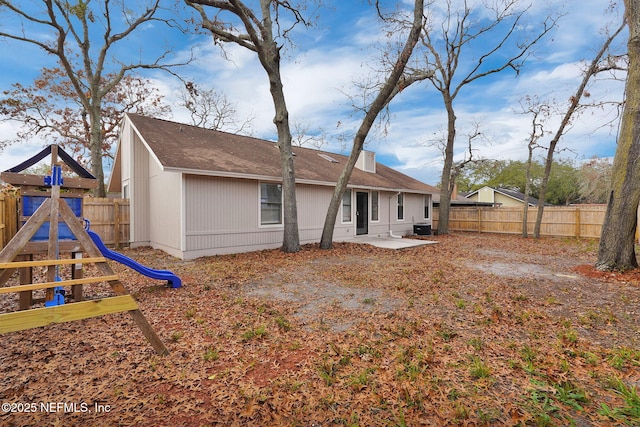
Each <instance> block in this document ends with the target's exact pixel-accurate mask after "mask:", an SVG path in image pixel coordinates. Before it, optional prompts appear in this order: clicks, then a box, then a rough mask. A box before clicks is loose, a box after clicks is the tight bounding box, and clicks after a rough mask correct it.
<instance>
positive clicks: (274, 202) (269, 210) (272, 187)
mask: <svg viewBox="0 0 640 427" xmlns="http://www.w3.org/2000/svg"><path fill="white" fill-rule="evenodd" d="M278 224H282V185H280V184H270V183H265V182H263V183H260V225H278Z"/></svg>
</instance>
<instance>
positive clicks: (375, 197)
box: [371, 191, 380, 221]
mask: <svg viewBox="0 0 640 427" xmlns="http://www.w3.org/2000/svg"><path fill="white" fill-rule="evenodd" d="M379 194H380V193H378V192H377V191H372V192H371V221H379V220H380V202H379V197H380V196H379Z"/></svg>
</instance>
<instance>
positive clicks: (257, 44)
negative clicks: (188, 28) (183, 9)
mask: <svg viewBox="0 0 640 427" xmlns="http://www.w3.org/2000/svg"><path fill="white" fill-rule="evenodd" d="M185 2H186V4H188V5H189V6H191V7H193V8H194V9H195V10H197V11H198V13H199V14H200V17H201V20H202V28H204V29H205V30H207V31H209V32H210V33H211V34H212V35H213V39H214V42H216V43H218V42H222V43H234V44H236V45H238V46H241V47H243V48H245V49H248V50H250V51H252V52H255V53H256V55H258V59H259V60H260V64H261V65H262V68H264V70H265V72H266V74H267V77H268V79H269V90H270V92H271V98H272V99H273V106H274V108H275V116H274V118H273V122H274V123H275V125H276V129H277V132H278V142H277V146H278V148H279V150H280V162H281V165H282V192H283V195H284V236H283V242H282V250H283V251H285V252H297V251H299V250H300V237H299V231H298V208H297V203H296V188H295V171H294V165H293V154H292V151H291V145H292V142H291V140H292V137H291V129H290V125H289V111H288V109H287V103H286V100H285V96H284V88H283V84H282V77H281V74H280V51H281V49H282V47H283V45H282V42H283V41H285V40H286V39H287V37H288V35H289V32H290V31H291V30H292V29H293V28H294V27H296V26H297V25H305V26H307V25H309V24H310V23H309V22H308V21H307V20H306V19H305V18H304V16H303V15H302V12H301V11H302V6H301V5H299V4H293V3H292V2H290V1H288V0H260V2H259V4H258V5H256V6H255V8H254V9H252V8H251V7H250V6H247V4H246V2H244V1H240V0H185ZM207 8H210V9H211V11H212V16H211V17H209V15H207ZM225 13H226V14H227V16H229V19H227V20H225V19H224V16H225ZM285 18H286V19H285Z"/></svg>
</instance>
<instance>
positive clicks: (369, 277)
mask: <svg viewBox="0 0 640 427" xmlns="http://www.w3.org/2000/svg"><path fill="white" fill-rule="evenodd" d="M432 240H436V241H437V242H438V244H434V245H427V246H422V247H416V248H409V249H405V250H400V251H393V250H388V249H377V248H373V247H371V246H367V245H355V244H337V245H336V247H335V248H334V249H333V250H331V251H322V250H320V249H318V248H317V247H315V246H306V247H304V249H303V250H302V251H301V252H299V253H296V254H283V253H281V252H279V251H262V252H255V253H249V254H240V255H231V256H220V257H211V258H203V259H198V260H196V261H184V262H183V261H179V260H177V259H175V258H171V257H169V256H167V255H166V254H164V253H162V252H159V251H153V250H151V249H139V250H124V251H122V252H123V253H125V254H126V255H128V256H130V257H132V258H134V259H136V260H138V261H139V262H141V263H143V264H145V265H148V266H150V267H153V268H163V269H171V270H174V271H175V272H176V273H178V274H179V275H180V276H181V278H182V280H183V283H184V287H183V288H181V289H169V288H166V287H165V286H164V285H163V284H162V283H159V282H158V281H154V280H151V279H147V278H146V277H143V276H140V275H138V274H137V273H135V272H133V271H131V270H128V269H126V268H125V267H122V266H120V265H118V264H112V265H113V267H114V269H115V270H116V271H117V273H118V274H119V275H120V277H121V278H122V281H123V283H124V284H125V286H126V287H127V288H128V289H129V291H130V292H131V293H132V294H134V295H135V298H136V299H137V301H138V304H139V305H140V307H141V309H142V310H143V312H144V313H145V315H146V316H147V318H148V319H149V321H150V322H151V323H152V324H153V327H154V328H155V330H156V331H157V332H158V334H159V335H160V337H161V338H162V340H163V341H164V343H165V344H166V345H167V347H168V348H169V350H170V355H169V356H166V357H160V356H158V355H156V354H155V353H154V351H153V349H152V347H151V346H150V345H149V343H148V342H147V341H146V340H145V339H144V337H143V335H142V334H141V332H140V331H139V330H138V329H137V327H136V325H135V324H134V323H133V321H132V320H131V318H130V317H129V315H128V314H117V315H110V316H104V317H101V318H95V319H89V320H82V321H77V322H72V323H66V324H60V325H53V326H49V327H45V328H39V329H34V330H29V331H25V332H16V333H11V334H6V335H3V336H2V337H1V341H0V342H1V346H2V350H1V351H0V371H1V372H2V375H1V376H0V403H2V404H3V406H2V408H3V411H1V412H0V425H2V426H34V425H38V426H47V425H51V426H58V425H60V426H76V425H77V426H154V427H155V426H229V425H250V426H262V425H265V426H280V425H285V426H286V425H289V426H331V425H347V426H405V425H407V426H415V425H433V426H444V425H522V426H524V425H540V426H544V425H559V426H564V425H577V426H606V425H629V426H632V425H640V397H639V396H638V392H637V388H638V386H639V385H640V345H639V344H640V316H639V314H640V306H639V303H640V275H639V274H638V273H637V272H629V273H626V274H613V273H607V274H604V273H598V272H594V271H593V269H592V268H591V265H592V264H593V263H594V262H595V253H596V250H597V242H595V241H591V240H573V239H541V240H532V239H528V240H525V239H522V238H520V237H515V236H500V235H486V234H452V235H447V236H437V237H433V238H432ZM88 273H90V272H88ZM107 293H108V288H107V287H106V286H105V287H97V288H93V289H87V294H88V296H89V297H98V296H100V295H105V294H107ZM12 298H13V297H4V299H0V310H2V311H4V312H6V311H12V310H15V308H16V305H17V303H16V301H15V298H13V299H12ZM7 404H8V405H7Z"/></svg>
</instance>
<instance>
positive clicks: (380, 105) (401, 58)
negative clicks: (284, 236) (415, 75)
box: [320, 0, 424, 249]
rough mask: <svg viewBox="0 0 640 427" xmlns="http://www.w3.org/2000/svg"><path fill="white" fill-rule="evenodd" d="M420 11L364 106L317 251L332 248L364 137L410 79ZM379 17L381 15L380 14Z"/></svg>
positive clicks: (417, 8)
mask: <svg viewBox="0 0 640 427" xmlns="http://www.w3.org/2000/svg"><path fill="white" fill-rule="evenodd" d="M376 6H377V7H378V11H380V9H379V6H380V5H379V3H378V2H376ZM423 9H424V0H416V1H415V4H414V9H413V20H412V23H411V27H410V31H409V34H408V35H407V39H406V42H405V44H404V47H403V49H402V51H401V52H400V53H399V55H398V57H397V59H396V61H395V65H394V66H393V68H392V69H391V71H390V72H389V75H388V76H387V78H386V79H385V81H384V84H383V85H382V87H381V88H380V90H379V92H378V94H377V96H376V97H375V99H374V100H373V102H372V103H371V104H370V105H369V106H368V108H367V110H366V113H365V116H364V118H363V120H362V123H361V124H360V127H359V128H358V130H357V132H356V135H355V137H354V138H353V146H352V147H351V153H350V154H349V158H348V159H347V163H346V164H345V166H344V168H343V169H342V173H341V174H340V177H339V178H338V182H337V183H336V188H335V190H334V192H333V196H332V197H331V202H330V203H329V209H328V210H327V216H326V217H325V222H324V227H323V229H322V237H321V239H320V247H321V248H323V249H329V248H331V246H332V244H333V230H334V229H335V224H336V218H337V216H338V211H339V209H340V204H341V201H342V197H343V195H344V192H345V190H346V188H347V184H348V182H349V179H350V178H351V174H352V173H353V168H354V166H355V164H356V161H357V160H358V157H359V156H360V153H361V152H362V148H363V146H364V142H365V140H366V138H367V135H368V134H369V131H370V130H371V127H372V126H373V124H374V123H375V121H376V118H377V117H378V115H379V114H380V111H382V110H383V109H384V108H385V106H387V105H388V104H389V102H391V100H392V99H393V97H394V96H396V95H397V94H398V93H400V91H402V89H404V88H405V87H407V86H408V85H409V82H408V80H409V79H410V78H412V77H411V76H407V77H405V78H404V79H403V75H405V74H404V70H405V67H406V65H407V62H408V61H409V59H410V58H411V54H412V52H413V49H414V47H415V46H416V44H417V42H418V38H419V36H420V31H421V28H422V24H423V22H424V11H423ZM379 15H381V13H380V12H379ZM421 74H424V73H421Z"/></svg>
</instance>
